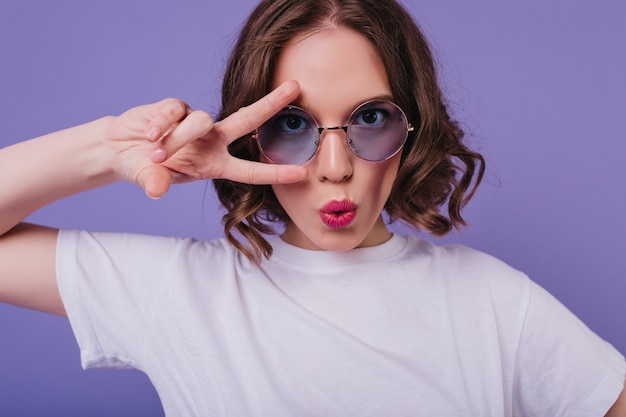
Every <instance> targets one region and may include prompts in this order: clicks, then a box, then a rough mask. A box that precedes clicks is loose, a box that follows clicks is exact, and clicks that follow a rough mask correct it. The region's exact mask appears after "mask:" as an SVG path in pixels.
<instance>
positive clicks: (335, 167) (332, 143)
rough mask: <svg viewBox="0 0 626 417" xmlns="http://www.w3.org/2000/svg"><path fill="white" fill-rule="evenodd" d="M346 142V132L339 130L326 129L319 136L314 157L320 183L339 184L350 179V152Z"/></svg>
mask: <svg viewBox="0 0 626 417" xmlns="http://www.w3.org/2000/svg"><path fill="white" fill-rule="evenodd" d="M346 141H347V138H346V132H345V131H344V130H343V129H341V128H339V129H334V128H330V129H328V128H327V129H325V130H324V131H323V132H322V134H321V135H320V144H319V149H318V151H317V155H316V156H315V159H316V161H317V173H318V178H319V179H320V181H332V182H341V181H345V180H347V179H349V178H350V177H352V152H351V151H350V150H349V149H348V145H347V143H346Z"/></svg>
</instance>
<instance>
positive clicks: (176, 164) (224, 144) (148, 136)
mask: <svg viewBox="0 0 626 417" xmlns="http://www.w3.org/2000/svg"><path fill="white" fill-rule="evenodd" d="M298 93H299V86H298V84H297V82H295V81H290V82H286V83H284V84H282V85H281V86H279V87H278V88H277V89H275V90H274V91H272V92H271V93H269V94H268V95H266V96H265V97H263V98H261V99H260V100H258V101H257V102H255V103H253V104H251V105H249V106H247V107H242V108H241V109H239V110H238V111H237V112H235V113H233V114H231V115H230V116H228V117H227V118H225V119H224V120H221V121H219V122H217V123H214V122H213V119H212V118H211V116H210V115H209V114H208V113H206V112H204V111H200V110H195V111H193V110H191V109H189V107H188V106H187V105H186V104H185V103H184V102H182V101H180V100H176V99H166V100H163V101H160V102H158V103H155V104H151V105H147V106H141V107H136V108H134V109H131V110H129V111H128V112H126V113H124V114H122V115H121V116H119V117H118V118H117V119H116V120H114V121H113V122H112V124H111V125H110V127H109V138H110V142H111V144H112V146H113V148H114V151H115V152H116V154H118V155H119V158H116V160H117V162H116V167H115V170H116V172H117V173H118V175H120V176H122V178H124V179H127V180H129V181H131V182H134V183H136V184H139V185H140V186H141V187H142V188H144V190H145V191H146V193H147V194H148V195H149V196H150V197H152V198H158V197H161V196H163V195H164V194H165V193H166V192H167V191H168V189H169V187H170V185H171V184H173V183H182V182H188V181H193V180H202V179H212V178H223V179H229V180H232V181H237V182H244V183H249V184H281V183H292V182H297V181H300V180H302V179H304V178H306V176H307V170H306V168H304V167H302V166H296V165H277V164H265V163H261V162H252V161H245V160H242V159H239V158H236V157H234V156H232V155H231V154H230V153H229V152H228V145H229V144H230V143H232V142H233V141H235V140H236V139H238V138H240V137H242V136H244V135H246V134H248V133H250V132H252V131H254V130H255V129H256V128H258V127H259V126H260V125H261V124H262V123H263V122H265V121H266V120H267V119H269V118H270V117H271V116H273V115H274V114H276V113H277V112H279V111H280V110H281V109H282V108H283V107H285V106H286V105H287V104H289V102H290V101H292V100H293V99H294V98H295V97H297V95H298ZM129 136H132V137H135V138H136V137H138V136H142V137H143V138H144V139H143V140H142V141H140V143H137V142H136V141H129V140H128V138H129Z"/></svg>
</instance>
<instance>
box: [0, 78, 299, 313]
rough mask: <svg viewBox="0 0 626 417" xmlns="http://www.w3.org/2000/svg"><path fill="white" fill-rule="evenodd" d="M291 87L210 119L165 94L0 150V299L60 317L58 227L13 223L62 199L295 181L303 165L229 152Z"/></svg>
mask: <svg viewBox="0 0 626 417" xmlns="http://www.w3.org/2000/svg"><path fill="white" fill-rule="evenodd" d="M298 92H299V88H298V85H297V83H295V82H290V83H285V84H283V86H281V87H279V88H278V89H277V90H275V91H274V92H272V93H270V94H269V95H267V96H266V97H264V98H262V99H261V100H259V101H257V102H256V103H254V104H251V105H250V106H248V107H245V108H242V109H240V110H239V111H238V112H236V113H234V114H233V115H231V116H229V117H228V118H226V119H224V120H222V121H221V122H219V123H215V124H214V123H213V121H212V119H211V117H210V116H209V115H208V114H206V113H204V112H202V111H191V110H190V109H189V108H188V107H187V105H186V104H185V103H183V102H181V101H180V100H175V99H167V100H163V101H161V102H158V103H154V104H150V105H146V106H140V107H136V108H134V109H131V110H129V111H127V112H126V113H124V114H123V115H121V116H118V117H105V118H102V119H99V120H96V121H93V122H90V123H86V124H84V125H80V126H76V127H73V128H70V129H66V130H63V131H59V132H56V133H52V134H50V135H46V136H42V137H40V138H36V139H32V140H29V141H26V142H22V143H18V144H16V145H13V146H9V147H7V148H5V149H2V150H0V302H6V303H11V304H15V305H19V306H23V307H27V308H32V309H37V310H42V311H46V312H50V313H55V314H61V315H63V314H65V310H64V308H63V305H62V302H61V298H60V296H59V292H58V289H57V285H56V271H55V269H56V266H55V258H56V236H57V233H58V232H57V230H55V229H51V228H45V227H41V226H34V225H27V224H23V223H21V222H22V221H23V220H24V219H25V218H26V217H27V216H28V215H29V214H31V213H33V212H34V211H36V210H38V209H39V208H41V207H43V206H45V205H47V204H49V203H52V202H54V201H56V200H59V199H61V198H63V197H66V196H69V195H73V194H76V193H80V192H83V191H86V190H90V189H93V188H95V187H99V186H101V185H104V184H108V183H111V182H114V181H117V180H126V181H129V182H132V183H135V184H137V185H139V186H141V187H142V188H143V189H144V190H145V192H146V193H147V194H148V195H149V196H151V197H153V198H158V197H160V196H162V195H163V194H165V193H166V192H167V191H168V189H169V186H170V185H171V184H172V183H176V182H185V181H192V180H197V179H208V178H228V179H231V180H234V181H240V182H249V183H257V184H269V183H286V182H295V181H299V180H301V179H303V178H304V177H305V176H306V175H307V172H306V169H305V168H303V167H298V166H287V165H283V166H278V165H268V164H262V163H258V162H250V161H243V160H239V159H237V158H234V157H232V156H231V155H230V154H229V153H228V150H227V146H228V144H229V143H231V142H232V141H234V140H235V139H237V138H239V137H241V136H243V135H245V134H247V133H249V132H251V131H253V130H254V129H256V128H257V127H258V126H259V125H260V124H261V123H262V122H264V121H265V120H267V119H268V118H270V117H271V116H272V115H273V114H275V113H277V112H278V111H279V110H280V109H281V108H283V107H284V106H285V105H287V104H288V103H289V102H290V101H291V100H293V99H294V98H295V97H296V96H297V95H298Z"/></svg>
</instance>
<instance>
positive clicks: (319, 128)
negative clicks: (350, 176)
mask: <svg viewBox="0 0 626 417" xmlns="http://www.w3.org/2000/svg"><path fill="white" fill-rule="evenodd" d="M372 103H385V104H391V105H392V106H393V107H395V108H396V109H398V111H399V112H400V114H401V115H402V117H403V119H404V121H405V123H406V129H405V131H404V139H403V140H402V145H400V146H399V147H398V149H397V150H396V151H395V152H393V153H392V154H391V155H389V156H387V157H385V158H383V159H377V160H370V159H366V158H363V157H362V156H360V155H359V154H357V153H356V152H355V150H354V149H353V147H352V145H351V144H350V143H351V142H352V140H351V139H350V138H348V128H349V127H350V124H346V125H341V126H330V127H325V126H320V125H319V123H318V122H317V120H316V119H315V117H313V116H312V115H311V114H310V113H309V112H308V111H306V110H304V109H303V108H302V107H298V106H295V105H289V106H286V107H284V108H282V109H281V110H280V111H279V112H278V113H280V112H284V111H286V110H298V111H300V112H302V113H304V114H306V115H307V116H308V117H309V118H310V119H311V120H312V121H313V122H314V123H315V126H316V128H317V131H318V136H317V139H316V140H315V151H314V152H313V153H312V154H311V156H309V157H308V158H307V159H306V160H305V161H303V162H300V163H289V162H277V161H274V160H273V159H272V158H270V157H269V156H268V155H267V154H266V153H265V151H264V150H263V147H262V146H261V141H260V139H259V129H257V130H255V131H254V133H253V134H252V137H253V138H254V139H255V140H256V142H257V146H258V148H259V151H260V152H261V154H262V155H263V156H264V157H265V158H267V160H269V161H271V162H273V163H276V164H281V165H287V164H292V165H303V164H306V163H307V162H308V161H310V160H311V159H313V157H314V156H315V155H316V154H317V152H318V151H319V144H320V142H321V139H322V132H324V130H340V129H341V130H343V131H344V132H345V133H346V138H345V141H344V142H345V143H346V144H347V145H348V148H350V151H351V152H352V153H353V154H354V155H355V156H356V157H358V158H360V159H362V160H364V161H368V162H383V161H386V160H388V159H390V158H393V157H394V156H395V155H397V154H398V152H400V150H401V149H402V148H403V147H404V144H405V143H406V140H407V139H408V137H409V132H412V131H413V130H414V127H413V125H412V124H411V123H410V122H409V119H408V117H407V116H406V113H405V112H404V110H402V108H400V106H398V105H397V104H396V103H394V102H393V101H390V100H381V99H372V100H367V101H365V102H363V103H361V104H359V105H358V106H356V107H355V108H354V110H352V112H351V113H350V116H348V122H350V120H352V118H353V117H354V116H355V115H356V114H358V113H357V112H358V111H360V110H361V109H362V108H363V107H365V106H367V105H369V104H372ZM278 113H276V114H278ZM275 116H276V115H274V116H272V117H271V118H270V119H268V121H269V120H272V118H273V117H275ZM265 123H267V121H266V122H265ZM265 123H264V124H265ZM261 126H263V125H261Z"/></svg>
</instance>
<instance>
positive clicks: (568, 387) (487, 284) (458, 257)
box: [0, 0, 626, 416]
mask: <svg viewBox="0 0 626 417" xmlns="http://www.w3.org/2000/svg"><path fill="white" fill-rule="evenodd" d="M222 97H223V101H222V112H221V114H220V115H219V116H218V118H217V119H218V121H217V122H213V121H212V119H211V118H210V116H209V115H208V114H206V113H205V112H202V111H194V110H192V109H190V108H189V107H188V106H187V105H186V104H185V103H183V102H181V101H179V100H174V99H170V100H165V101H162V102H159V103H156V104H152V105H147V106H143V107H138V108H135V109H131V110H129V111H128V112H126V113H124V114H123V115H121V116H119V117H107V118H103V119H100V120H97V121H94V122H91V123H88V124H86V125H82V126H78V127H75V128H71V129H68V130H65V131H61V132H57V133H53V134H51V135H48V136H45V137H42V138H37V139H33V140H31V141H27V142H23V143H21V144H18V145H15V146H12V147H9V148H6V149H4V150H2V152H1V153H0V166H2V169H3V171H4V172H6V173H7V174H6V175H5V176H6V177H7V178H11V182H9V181H6V182H5V183H2V187H0V190H1V191H0V192H1V193H2V195H1V198H0V213H2V215H1V216H0V222H1V223H0V232H2V233H3V236H2V238H1V240H0V299H1V300H2V301H4V302H9V303H13V304H16V305H21V306H25V307H28V308H33V309H38V310H42V311H48V312H52V313H56V314H61V315H67V316H68V317H69V319H70V322H71V324H72V328H73V330H74V332H75V335H76V338H77V340H78V342H79V345H80V347H81V355H82V360H83V364H84V365H85V366H87V367H118V368H127V367H132V368H137V369H141V370H143V371H144V372H146V373H147V374H148V376H149V377H150V379H151V381H152V382H153V384H154V385H155V387H156V389H157V391H158V392H159V395H160V398H161V400H162V402H163V406H164V409H165V411H166V413H167V414H168V415H185V416H187V415H201V416H205V415H246V416H247V415H273V416H276V415H285V416H287V415H289V416H292V415H494V416H501V415H515V416H517V415H519V416H523V415H567V416H570V415H589V416H592V415H593V416H595V415H604V414H606V413H609V414H608V415H626V414H625V413H626V411H625V409H624V404H623V403H624V401H625V400H624V399H623V397H624V396H623V395H620V392H622V390H623V387H624V373H625V364H624V358H623V357H622V356H621V355H620V354H619V353H618V352H617V351H616V350H615V349H613V348H612V347H611V346H610V345H608V344H607V343H606V342H604V341H602V340H601V339H600V338H599V337H597V336H596V335H595V334H594V333H592V332H591V331H590V330H589V329H588V328H586V327H585V326H584V325H583V324H582V323H581V322H580V321H578V320H577V319H576V318H575V317H574V316H573V315H572V314H571V313H570V312H569V311H567V310H566V309H565V308H564V307H563V306H561V305H560V304H559V303H558V302H557V301H556V300H555V299H554V298H553V297H551V296H550V295H549V294H547V293H546V292H545V291H544V290H542V289H541V288H540V287H538V286H537V285H536V284H534V283H533V282H531V281H530V280H529V279H528V278H527V277H526V276H524V275H523V274H521V273H519V272H517V271H515V270H513V269H511V268H510V267H508V266H506V265H504V264H503V263H501V262H499V261H498V260H496V259H493V258H491V257H489V256H487V255H485V254H481V253H478V252H476V251H472V250H470V249H467V248H464V247H458V246H454V247H436V246H434V245H432V244H430V243H427V242H425V241H422V240H419V239H417V238H415V237H413V236H407V237H402V236H399V235H393V234H392V233H391V232H390V231H389V229H388V228H387V225H386V223H385V221H384V218H383V212H384V213H386V215H388V216H389V217H390V218H392V219H399V220H402V221H404V222H406V223H408V224H411V225H413V226H414V227H415V228H418V229H424V230H427V231H430V232H432V233H434V234H439V235H441V234H445V233H446V232H447V231H449V230H450V229H451V228H452V227H455V226H458V225H461V224H462V223H463V219H462V217H461V215H460V210H461V208H462V206H463V205H464V204H465V203H466V202H467V201H468V199H469V198H470V197H471V195H472V193H473V189H474V187H475V185H476V184H477V183H478V182H480V179H481V176H482V172H483V163H482V157H481V156H480V155H479V154H477V153H475V152H472V151H470V150H469V149H468V148H467V147H466V146H465V145H464V144H463V143H462V140H461V139H462V132H461V130H460V129H459V127H458V126H457V124H456V123H455V122H454V121H452V120H451V119H450V117H449V116H448V114H447V111H446V107H445V104H444V101H443V99H442V95H441V92H440V90H439V87H438V85H437V82H436V77H435V71H434V68H433V64H432V58H431V56H430V52H429V49H428V47H427V45H426V43H425V41H424V39H423V36H422V35H421V33H420V31H419V30H418V28H417V27H416V26H415V24H414V22H413V21H412V20H411V18H410V16H409V15H408V14H407V13H406V12H405V11H404V10H403V9H402V8H401V7H400V6H399V5H398V4H397V3H395V2H394V1H392V0H389V1H381V0H376V1H369V0H359V1H335V0H328V1H327V0H323V1H320V0H314V1H302V0H298V1H295V0H293V1H292V0H272V1H265V2H262V3H261V4H260V5H259V6H258V7H257V9H256V10H255V11H254V12H253V13H252V15H251V16H250V19H249V20H248V22H247V24H246V26H245V27H244V29H243V31H242V34H241V37H240V39H239V42H238V43H237V45H236V47H235V49H234V51H233V54H232V56H231V59H230V62H229V65H228V68H227V71H226V76H225V80H224V86H223V96H222ZM27 158H28V160H29V162H30V163H29V165H28V167H26V166H25V165H24V164H23V161H24V160H25V159H27ZM206 178H213V179H215V184H216V189H217V192H218V196H219V198H220V200H221V202H222V203H223V204H224V205H225V207H226V208H227V209H228V212H227V214H226V215H225V217H224V221H225V233H226V239H220V240H216V241H211V242H200V241H195V240H192V239H174V238H159V237H151V236H142V235H130V234H122V233H90V232H79V231H68V230H63V231H58V230H54V229H50V228H45V227H41V226H34V225H29V224H23V223H21V221H22V220H23V219H24V218H25V217H26V216H27V215H28V214H30V213H32V212H33V211H34V210H37V209H38V208H40V207H42V206H44V205H46V204H48V203H50V202H52V201H55V200H58V199H60V198H63V197H65V196H68V195H72V194H75V193H78V192H81V191H84V190H88V189H91V188H94V187H97V186H100V185H103V184H107V183H110V182H113V181H117V180H128V181H130V182H133V183H136V184H139V185H140V186H142V187H143V188H144V189H145V191H146V193H147V194H148V195H150V196H152V197H159V196H162V195H164V194H165V193H166V192H167V190H168V188H169V186H170V185H171V184H172V183H176V182H183V181H189V180H195V179H206ZM443 208H445V211H444V210H443ZM274 225H276V226H277V227H279V233H280V237H276V236H274V237H267V235H268V234H269V232H270V231H271V228H272V226H274ZM30 259H37V262H29V261H28V260H30ZM609 409H610V411H609Z"/></svg>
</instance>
